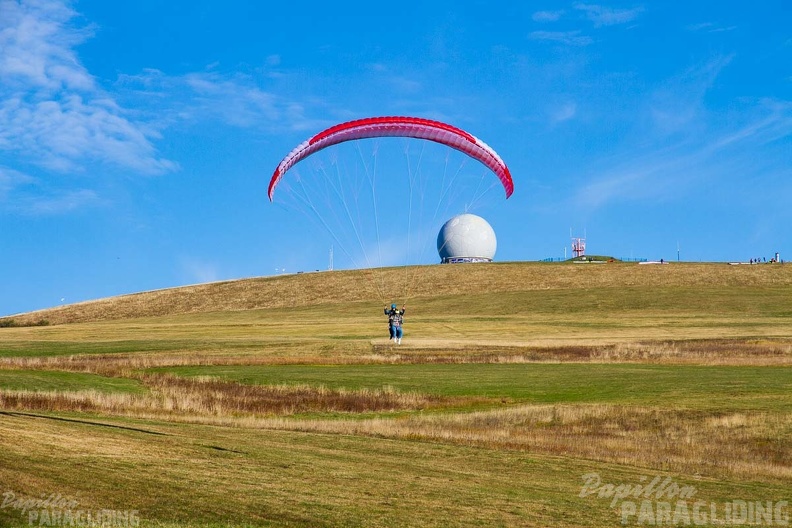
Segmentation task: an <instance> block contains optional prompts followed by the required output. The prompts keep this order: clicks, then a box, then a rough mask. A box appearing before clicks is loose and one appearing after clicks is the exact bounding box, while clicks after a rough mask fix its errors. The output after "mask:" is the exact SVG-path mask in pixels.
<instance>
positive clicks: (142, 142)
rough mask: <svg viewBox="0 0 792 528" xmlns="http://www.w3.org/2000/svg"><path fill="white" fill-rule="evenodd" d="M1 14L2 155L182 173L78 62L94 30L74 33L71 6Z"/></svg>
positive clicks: (0, 9)
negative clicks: (80, 48)
mask: <svg viewBox="0 0 792 528" xmlns="http://www.w3.org/2000/svg"><path fill="white" fill-rule="evenodd" d="M0 13H2V17H0V49H2V50H3V52H2V54H0V150H5V151H9V152H13V153H15V154H17V155H19V156H21V157H24V158H25V159H28V160H29V161H31V162H32V163H37V164H40V165H42V166H44V167H47V168H49V169H53V170H56V171H77V170H81V169H82V168H83V167H84V165H85V164H86V163H90V162H95V161H99V162H104V163H109V164H113V165H117V166H121V167H124V168H127V169H131V170H134V171H137V172H141V173H145V174H159V173H163V172H167V171H172V170H175V169H176V168H177V165H176V164H175V163H173V162H171V161H169V160H166V159H162V158H160V157H158V156H157V152H156V149H155V148H154V146H153V145H152V143H151V142H150V140H149V137H150V136H152V135H153V134H152V133H151V131H150V130H148V129H147V127H146V126H145V125H141V124H138V123H135V122H133V121H131V120H130V119H129V118H128V117H127V116H126V115H125V112H124V110H123V109H122V108H121V107H120V106H119V105H118V104H116V103H115V101H114V99H113V98H112V96H111V95H109V94H107V93H105V92H104V91H103V90H102V89H101V88H100V87H99V86H98V83H97V82H96V80H95V79H94V77H93V76H91V75H90V73H89V72H88V71H87V70H86V68H85V67H84V66H83V65H82V64H81V63H80V60H79V57H78V56H77V53H76V52H75V47H76V46H77V45H78V44H80V43H82V42H84V41H85V40H86V39H87V38H88V37H90V35H91V33H92V32H91V30H90V28H79V27H75V25H74V23H73V19H74V18H75V17H76V13H75V12H74V11H73V10H72V9H71V8H70V7H69V5H68V4H67V3H64V2H59V1H55V0H36V1H33V0H25V1H21V2H17V1H14V0H0Z"/></svg>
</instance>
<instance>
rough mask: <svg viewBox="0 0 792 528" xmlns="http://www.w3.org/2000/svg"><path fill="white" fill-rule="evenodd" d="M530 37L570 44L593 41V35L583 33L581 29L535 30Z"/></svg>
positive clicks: (575, 44) (587, 43)
mask: <svg viewBox="0 0 792 528" xmlns="http://www.w3.org/2000/svg"><path fill="white" fill-rule="evenodd" d="M528 37H529V38H531V39H532V40H547V41H550V42H560V43H561V44H566V45H569V46H588V45H589V44H591V43H592V42H593V40H592V39H591V37H588V36H586V35H581V34H580V31H533V32H531V33H530V34H529V35H528Z"/></svg>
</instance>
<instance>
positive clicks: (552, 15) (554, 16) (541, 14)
mask: <svg viewBox="0 0 792 528" xmlns="http://www.w3.org/2000/svg"><path fill="white" fill-rule="evenodd" d="M563 15H564V10H560V11H537V12H536V13H534V14H533V15H531V18H532V19H533V20H534V22H556V21H557V20H559V19H560V18H561V17H562V16H563Z"/></svg>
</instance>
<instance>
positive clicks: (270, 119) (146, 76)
mask: <svg viewBox="0 0 792 528" xmlns="http://www.w3.org/2000/svg"><path fill="white" fill-rule="evenodd" d="M266 76H268V75H265V77H266ZM117 86H118V89H119V90H120V91H124V92H126V93H127V94H128V95H129V96H130V97H137V98H138V99H139V101H138V106H137V107H138V108H139V109H140V111H146V112H148V113H149V114H151V119H157V120H160V121H162V122H163V124H162V126H170V125H172V124H174V123H178V122H183V123H198V122H206V121H216V122H220V123H224V124H226V125H230V126H234V127H239V128H259V129H264V130H267V129H278V130H284V129H287V130H295V131H302V130H313V129H316V128H318V127H319V126H322V125H326V124H329V122H326V121H324V120H318V119H316V118H311V117H309V115H308V114H309V113H311V112H310V111H309V108H308V106H310V105H312V103H314V102H315V106H316V107H317V108H318V107H321V106H323V105H325V104H326V103H325V102H323V101H312V100H311V98H309V97H306V98H303V99H302V100H300V99H299V98H297V97H295V98H294V99H292V98H289V97H285V96H283V95H280V94H278V93H277V92H276V91H274V90H264V89H262V88H261V86H260V79H259V78H258V77H256V76H254V75H252V74H249V73H239V72H237V73H232V74H225V73H222V72H217V71H211V70H209V71H203V72H192V73H188V74H185V75H168V74H167V73H165V72H162V71H160V70H155V69H147V70H144V71H142V72H141V73H139V74H136V75H128V74H123V75H119V77H118V82H117ZM312 113H316V114H319V113H320V112H318V111H317V112H312Z"/></svg>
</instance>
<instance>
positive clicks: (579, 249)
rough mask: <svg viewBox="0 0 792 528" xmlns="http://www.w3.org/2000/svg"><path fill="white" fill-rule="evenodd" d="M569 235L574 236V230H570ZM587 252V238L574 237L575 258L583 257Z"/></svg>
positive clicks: (573, 253)
mask: <svg viewBox="0 0 792 528" xmlns="http://www.w3.org/2000/svg"><path fill="white" fill-rule="evenodd" d="M569 231H570V233H569V235H570V236H572V230H571V229H570V230H569ZM585 254H586V239H585V238H580V237H572V255H574V258H577V257H582V256H583V255H585Z"/></svg>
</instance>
